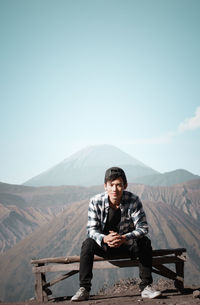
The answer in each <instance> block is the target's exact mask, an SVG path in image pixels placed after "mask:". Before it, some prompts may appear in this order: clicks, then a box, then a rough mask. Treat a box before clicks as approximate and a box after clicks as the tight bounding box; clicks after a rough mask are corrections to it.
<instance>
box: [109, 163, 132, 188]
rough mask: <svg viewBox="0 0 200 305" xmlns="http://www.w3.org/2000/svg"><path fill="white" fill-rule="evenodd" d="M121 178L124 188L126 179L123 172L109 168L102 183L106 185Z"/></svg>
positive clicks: (119, 169)
mask: <svg viewBox="0 0 200 305" xmlns="http://www.w3.org/2000/svg"><path fill="white" fill-rule="evenodd" d="M120 177H121V178H122V180H123V184H124V186H127V179H126V175H125V172H124V171H123V169H122V168H120V167H110V168H108V169H107V170H106V172H105V179H104V183H105V184H106V183H107V182H108V181H113V180H115V179H117V178H120Z"/></svg>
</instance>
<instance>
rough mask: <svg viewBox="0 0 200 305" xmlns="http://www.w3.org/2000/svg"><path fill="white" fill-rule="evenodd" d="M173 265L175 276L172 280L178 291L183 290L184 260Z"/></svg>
mask: <svg viewBox="0 0 200 305" xmlns="http://www.w3.org/2000/svg"><path fill="white" fill-rule="evenodd" d="M175 266H176V274H177V278H176V280H175V281H174V285H175V287H176V288H177V289H178V290H179V291H181V292H182V291H183V290H184V262H183V261H179V262H176V264H175Z"/></svg>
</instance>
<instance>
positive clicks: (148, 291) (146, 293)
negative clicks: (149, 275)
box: [141, 285, 161, 299]
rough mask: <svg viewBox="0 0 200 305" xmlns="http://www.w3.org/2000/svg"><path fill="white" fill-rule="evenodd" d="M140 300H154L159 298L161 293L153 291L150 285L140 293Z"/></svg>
mask: <svg viewBox="0 0 200 305" xmlns="http://www.w3.org/2000/svg"><path fill="white" fill-rule="evenodd" d="M141 296H142V298H149V299H155V298H157V297H159V296H161V292H160V291H159V290H155V289H153V288H152V287H151V286H150V285H148V286H146V287H145V288H144V290H142V293H141Z"/></svg>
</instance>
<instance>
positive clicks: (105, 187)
mask: <svg viewBox="0 0 200 305" xmlns="http://www.w3.org/2000/svg"><path fill="white" fill-rule="evenodd" d="M104 189H105V190H106V191H107V184H106V183H104Z"/></svg>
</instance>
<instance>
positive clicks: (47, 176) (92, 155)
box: [24, 144, 157, 186]
mask: <svg viewBox="0 0 200 305" xmlns="http://www.w3.org/2000/svg"><path fill="white" fill-rule="evenodd" d="M112 166H119V167H123V168H124V170H125V171H126V174H127V177H128V178H129V175H130V179H132V178H131V177H132V176H134V177H137V176H145V175H150V174H155V173H157V171H156V170H154V169H152V168H150V167H149V166H147V165H145V164H144V163H142V162H141V161H139V160H137V159H135V158H133V157H132V156H131V155H129V154H127V153H126V152H124V151H122V150H121V149H119V148H117V147H115V146H112V145H108V144H105V145H97V146H90V147H86V148H84V149H82V150H80V151H78V152H76V153H75V154H73V155H71V156H70V157H68V158H66V159H64V160H63V161H62V162H60V163H58V164H57V165H55V166H54V167H52V168H50V169H48V170H46V171H44V172H43V173H41V174H39V175H37V176H35V177H33V178H31V179H29V180H28V181H26V182H25V183H24V185H30V186H44V185H46V186H47V185H48V186H50V185H53V186H55V185H66V184H68V185H80V186H92V185H98V184H101V183H103V177H104V173H105V170H106V169H107V168H109V167H112ZM130 179H129V180H130Z"/></svg>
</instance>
